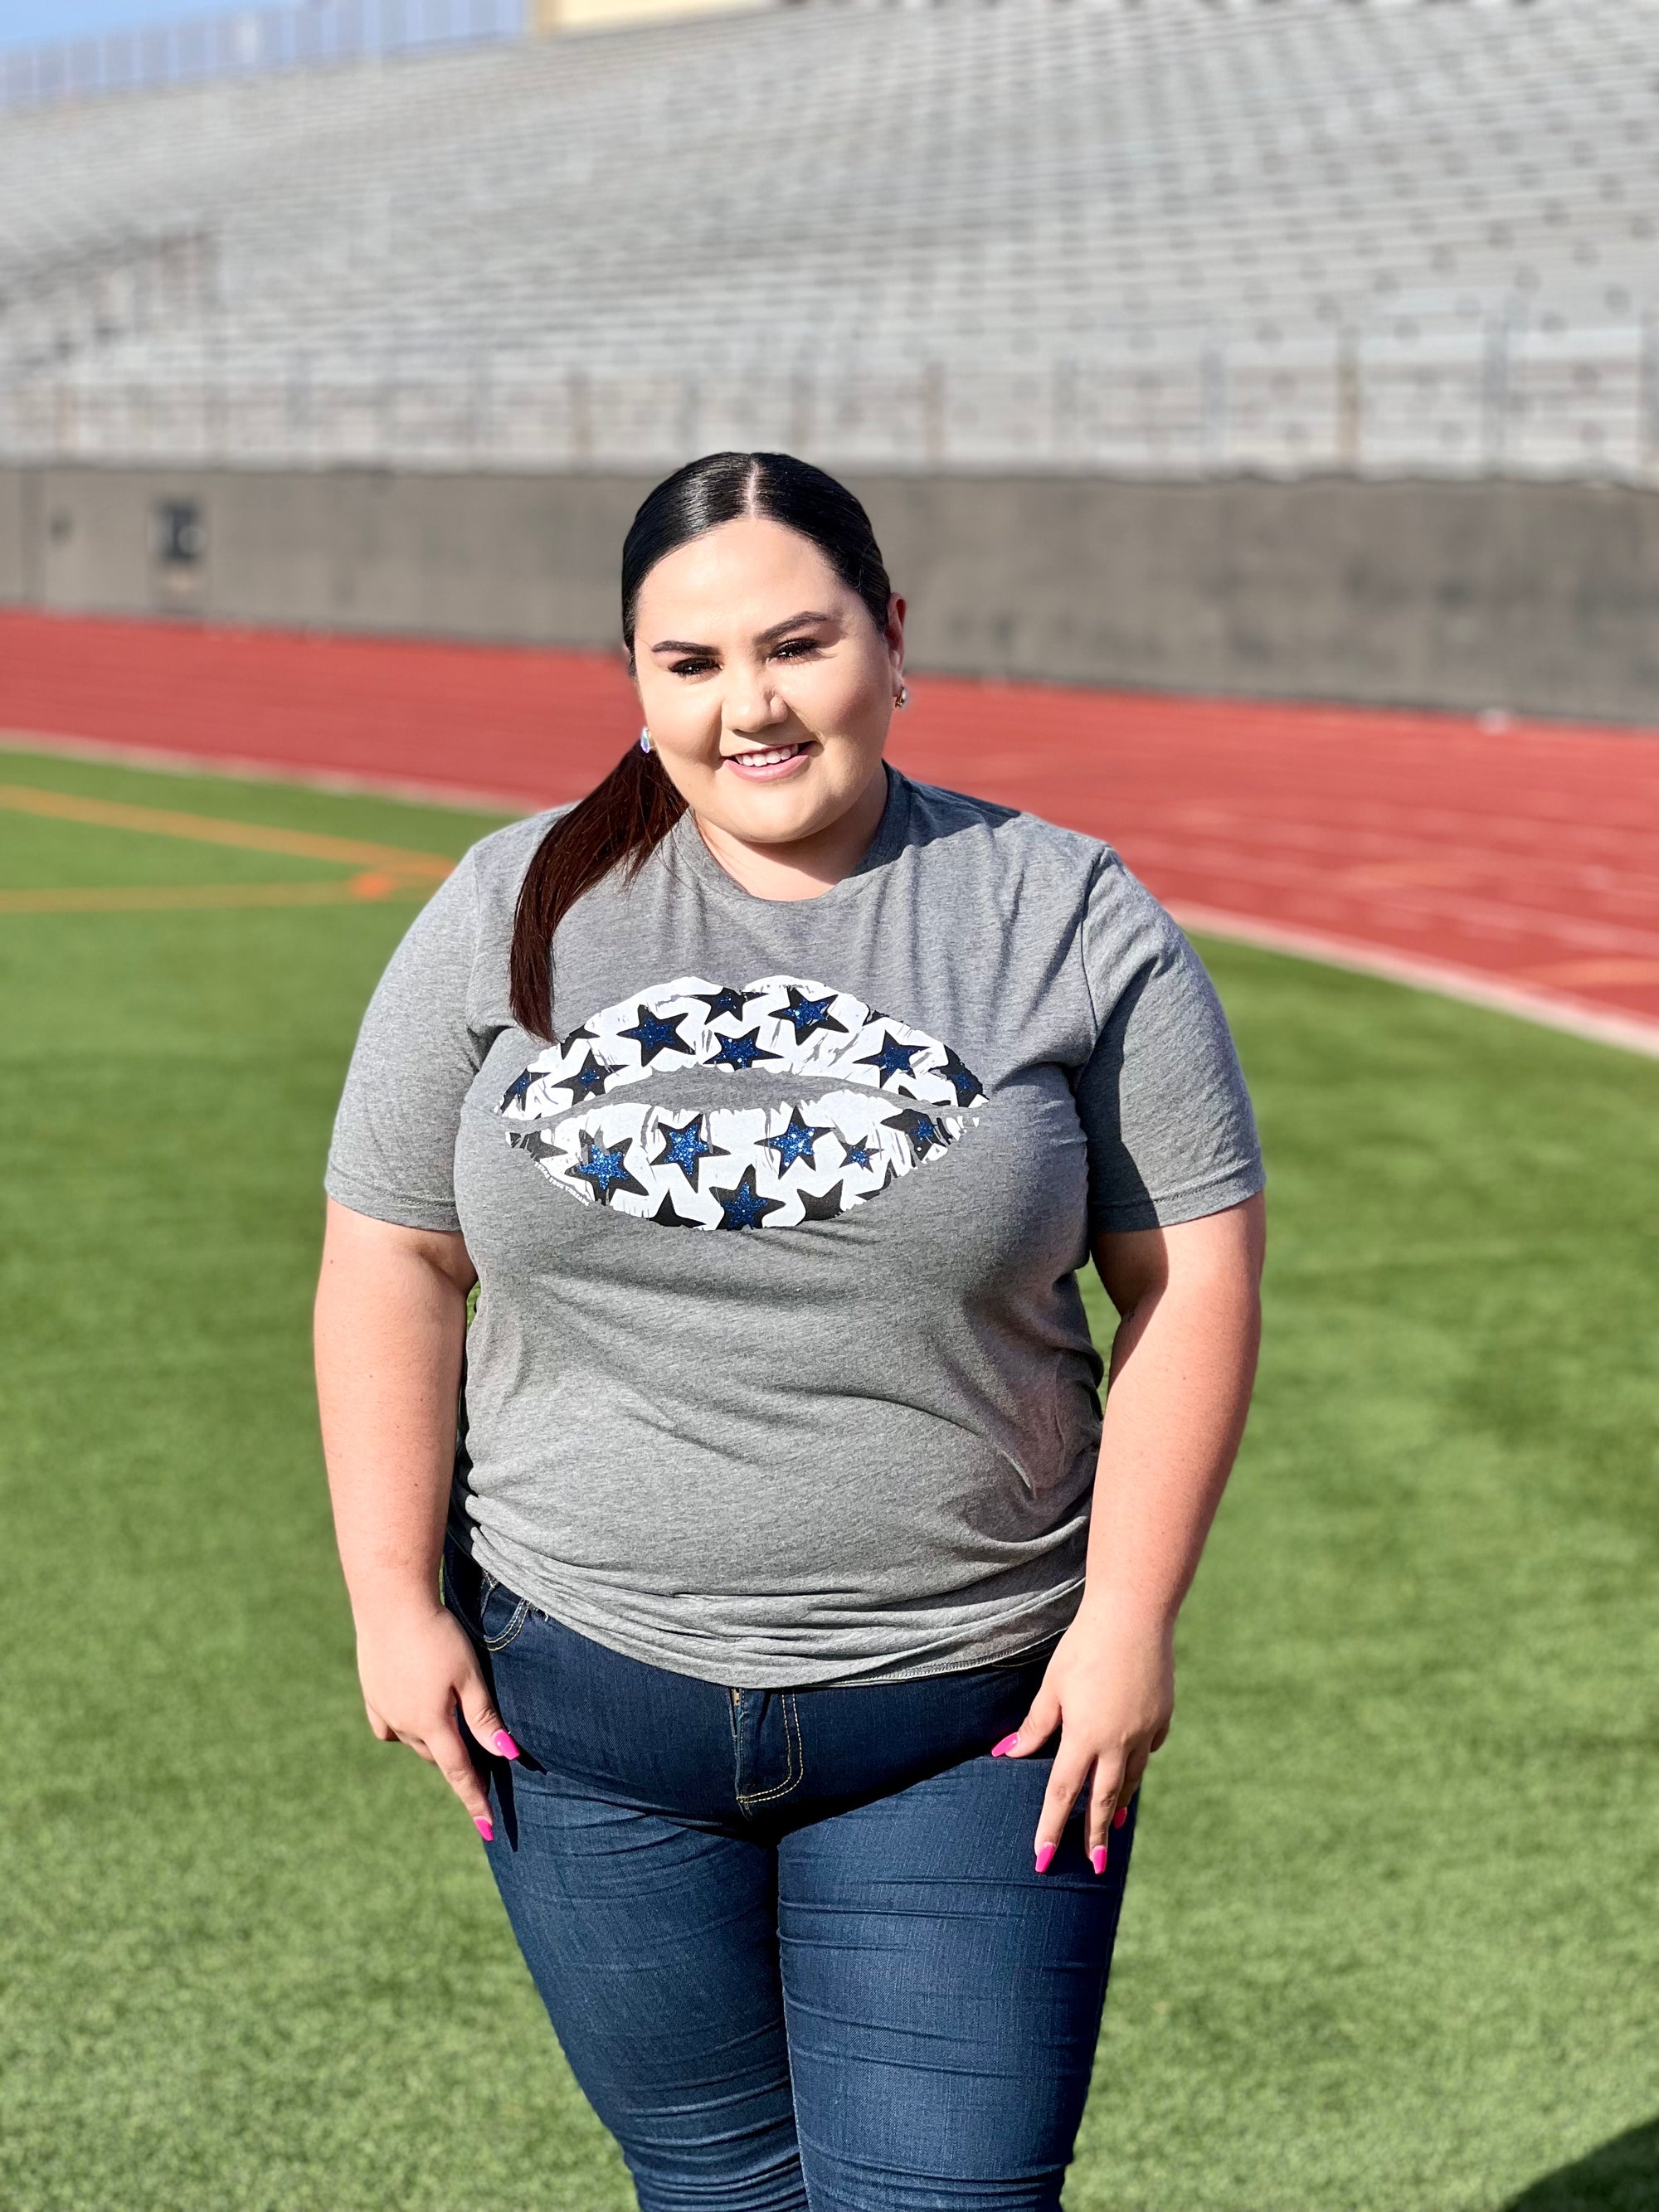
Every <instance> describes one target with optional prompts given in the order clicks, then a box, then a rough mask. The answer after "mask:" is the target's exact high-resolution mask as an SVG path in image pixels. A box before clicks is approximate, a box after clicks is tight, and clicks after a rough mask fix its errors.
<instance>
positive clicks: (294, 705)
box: [0, 611, 1659, 1053]
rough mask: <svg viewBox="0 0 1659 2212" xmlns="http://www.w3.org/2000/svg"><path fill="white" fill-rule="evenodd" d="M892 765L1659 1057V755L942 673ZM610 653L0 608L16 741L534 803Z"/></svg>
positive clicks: (612, 686) (1521, 727)
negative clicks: (1023, 810)
mask: <svg viewBox="0 0 1659 2212" xmlns="http://www.w3.org/2000/svg"><path fill="white" fill-rule="evenodd" d="M910 688H911V697H912V701H913V704H912V706H911V708H909V710H908V712H907V713H905V714H902V716H900V717H899V718H898V719H897V720H896V722H895V726H894V743H893V747H892V750H893V756H894V758H895V759H896V761H897V762H898V763H900V765H902V767H904V768H905V769H908V770H909V771H910V772H911V773H912V774H914V775H919V776H921V777H922V778H924V779H926V780H927V781H933V782H937V783H944V784H948V785H951V786H953V787H957V788H958V789H962V790H967V791H973V792H977V793H981V794H982V795H984V796H985V797H987V798H992V799H1003V800H1006V801H1011V802H1013V803H1015V804H1018V805H1022V806H1026V807H1030V809H1032V810H1033V811H1035V812H1036V813H1039V814H1043V815H1046V816H1048V817H1049V819H1051V820H1053V821H1055V822H1062V823H1068V824H1070V825H1072V826H1073V827H1074V828H1077V829H1086V830H1088V831H1091V833H1092V834H1094V835H1095V836H1101V837H1105V838H1109V840H1110V841H1111V842H1112V843H1113V844H1115V845H1116V846H1117V847H1118V848H1120V849H1121V851H1122V853H1123V854H1124V855H1125V857H1126V858H1127V860H1128V861H1129V863H1130V865H1131V866H1133V868H1134V869H1135V870H1136V871H1137V872H1138V873H1139V874H1140V875H1141V876H1142V877H1144V878H1145V879H1146V882H1147V883H1149V884H1151V885H1152V888H1153V890H1156V891H1157V893H1158V896H1160V897H1161V898H1163V899H1164V900H1165V901H1166V902H1168V903H1169V904H1170V906H1171V907H1172V908H1175V910H1176V912H1177V913H1178V914H1179V915H1181V916H1182V920H1183V921H1187V922H1188V925H1189V926H1193V927H1207V928H1211V929H1214V930H1216V931H1218V933H1224V934H1229V935H1232V936H1236V937H1242V938H1245V939H1250V940H1252V941H1255V942H1260V943H1266V944H1271V945H1282V946H1284V947H1285V949H1286V950H1290V951H1301V952H1305V953H1310V954H1312V955H1314V956H1315V957H1322V958H1328V959H1334V960H1336V961H1338V962H1340V963H1343V964H1346V965H1351V966H1355V967H1361V968H1367V969H1373V970H1376V971H1377V972H1381V973H1383V974H1392V975H1400V976H1401V978H1402V979H1404V980H1406V981H1416V982H1419V983H1424V984H1426V985H1428V986H1430V987H1434V988H1438V989H1443V990H1449V991H1451V992H1452V993H1453V994H1455V995H1458V996H1462V997H1468V998H1473V999H1475V1000H1483V1001H1486V1002H1488V1003H1492V1004H1496V1005H1499V1006H1510V1007H1512V1008H1513V1009H1514V1010H1515V1011H1516V1012H1525V1013H1528V1014H1530V1015H1531V1016H1533V1017H1534V1018H1538V1019H1541V1020H1544V1021H1547V1022H1550V1023H1552V1024H1557V1025H1559V1026H1562V1027H1565V1028H1570V1029H1575V1030H1582V1031H1584V1032H1586V1033H1588V1034H1590V1035H1600V1036H1606V1037H1607V1038H1608V1039H1609V1041H1612V1042H1623V1043H1626V1044H1631V1045H1634V1046H1636V1047H1637V1048H1638V1049H1643V1050H1646V1051H1649V1052H1654V1053H1659V741H1656V734H1650V733H1644V732H1613V731H1609V730H1607V729H1604V728H1574V727H1569V726H1563V725H1560V724H1556V723H1529V722H1516V723H1515V724H1513V725H1510V726H1504V727H1503V728H1496V729H1495V728H1492V727H1487V726H1482V725H1481V724H1480V723H1478V722H1476V721H1474V720H1470V719H1469V718H1468V717H1467V716H1458V715H1451V714H1417V713H1401V712H1392V711H1379V710H1375V709H1365V708H1344V707H1320V706H1307V705H1277V704H1262V703H1259V702H1241V701H1227V700H1217V699H1171V698H1162V697H1154V696H1146V695H1145V694H1139V693H1134V694H1130V693H1123V692H1112V691H1094V690H1064V689H1060V688H1059V687H1050V686H1045V685H1038V684H1001V683H975V682H969V681H965V680H963V679H960V678H946V677H926V676H924V677H921V678H916V679H915V680H913V682H912V684H911V687H910ZM637 720H638V716H637V713H636V711H635V702H634V697H633V694H632V692H631V690H629V685H628V683H627V681H626V678H625V677H624V676H623V671H622V668H621V664H620V662H619V660H617V659H615V658H613V657H612V656H611V655H609V654H605V653H565V652H559V653H555V652H544V651H532V650H527V649H520V648H512V647H475V646H465V645H448V644H436V643H428V642H419V643H416V642H404V641H394V640H386V639H362V638H343V637H334V636H316V635H294V634H288V633H283V632H274V631H270V630H233V629H199V628H195V627H186V626H182V625H173V624H161V623H136V622H135V623H126V622H106V621H88V620H83V619H81V618H78V617H76V618H70V617H55V616H49V615H38V614H33V613H20V612H15V611H14V612H4V613H0V732H5V733H7V736H8V738H9V741H10V742H12V743H14V744H15V743H17V742H18V741H19V740H20V739H24V740H27V739H29V738H34V739H38V740H44V741H46V742H47V743H49V744H69V745H75V744H83V745H84V744H93V745H97V746H107V747H114V748H118V749H119V750H125V751H132V752H137V753H148V754H150V755H161V756H172V757H176V758H185V759H192V760H193V759H202V760H204V761H211V762H213V763H216V764H218V765H221V766H237V767H241V768H251V769H258V770H261V771H264V772H271V771H275V772H276V773H278V774H283V775H296V776H301V777H304V778H306V779H308V780H323V781H345V782H354V781H355V782H358V783H362V784H365V785H368V786H375V787H389V788H394V789H395V788H399V787H401V788H405V789H410V790H415V791H418V792H420V793H422V794H425V795H437V794H441V793H449V794H454V795H465V796H472V797H483V798H488V799H496V800H501V801H504V802H506V803H507V804H508V805H513V804H517V805H524V806H526V807H528V806H531V805H546V804H548V803H549V802H550V801H555V800H558V799H569V798H574V797H575V796H576V795H577V794H579V793H581V792H583V791H585V790H586V789H587V788H588V787H590V786H591V785H592V783H593V782H594V781H596V779H597V778H598V777H599V775H601V774H602V773H603V772H604V770H605V768H606V767H608V766H609V764H610V763H611V761H613V760H614V759H615V758H616V757H617V753H618V752H619V751H620V750H621V749H622V747H623V745H625V744H628V743H629V741H630V739H631V738H632V737H633V736H634V734H635V728H636V726H637Z"/></svg>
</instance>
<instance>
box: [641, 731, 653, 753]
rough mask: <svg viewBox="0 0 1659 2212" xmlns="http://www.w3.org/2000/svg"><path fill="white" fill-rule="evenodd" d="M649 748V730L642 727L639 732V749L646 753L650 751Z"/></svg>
mask: <svg viewBox="0 0 1659 2212" xmlns="http://www.w3.org/2000/svg"><path fill="white" fill-rule="evenodd" d="M640 750H641V752H642V753H648V752H649V751H650V750H651V732H650V731H649V730H644V729H642V730H641V732H640Z"/></svg>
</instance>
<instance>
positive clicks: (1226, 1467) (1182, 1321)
mask: <svg viewBox="0 0 1659 2212" xmlns="http://www.w3.org/2000/svg"><path fill="white" fill-rule="evenodd" d="M1266 1235H1267V1231H1266V1210H1265V1207H1264V1205H1263V1201H1262V1200H1261V1196H1260V1195H1259V1194H1258V1195H1257V1196H1256V1197H1255V1198H1251V1199H1247V1200H1245V1201H1244V1202H1243V1205H1240V1206H1229V1207H1228V1208H1227V1210H1226V1211H1225V1212H1222V1213H1212V1214H1207V1215H1206V1216H1205V1217H1204V1218H1201V1219H1200V1220H1197V1221H1185V1222H1182V1223H1180V1224H1179V1225H1176V1226H1175V1227H1172V1228H1169V1229H1140V1230H1133V1231H1127V1232H1124V1233H1121V1234H1113V1235H1103V1236H1102V1237H1098V1238H1097V1240H1096V1244H1095V1264H1096V1266H1097V1267H1098V1268H1099V1270H1100V1275H1101V1279H1102V1281H1103V1283H1104V1284H1105V1285H1106V1289H1107V1291H1108V1293H1109V1296H1110V1297H1111V1300H1112V1303H1113V1304H1114V1305H1115V1307H1116V1308H1117V1310H1118V1313H1119V1315H1120V1316H1121V1320H1120V1322H1119V1325H1118V1330H1117V1334H1116V1336H1115V1338H1114V1340H1113V1344H1112V1358H1111V1369H1110V1383H1109V1391H1108V1395H1107V1400H1106V1417H1105V1423H1104V1427H1103V1432H1102V1436H1101V1445H1100V1462H1099V1468H1098V1472H1097V1475H1096V1478H1095V1490H1094V1503H1093V1507H1092V1510H1091V1523H1090V1530H1089V1553H1088V1559H1087V1562H1086V1570H1085V1586H1084V1594H1083V1599H1082V1602H1081V1604H1080V1605H1079V1608H1078V1612H1077V1615H1076V1618H1075V1619H1074V1620H1073V1623H1072V1626H1070V1627H1069V1628H1068V1629H1067V1630H1066V1633H1065V1635H1064V1636H1063V1637H1062V1638H1060V1643H1059V1644H1058V1645H1057V1646H1056V1648H1055V1650H1054V1657H1053V1658H1052V1659H1051V1660H1050V1661H1049V1662H1048V1668H1047V1670H1046V1672H1045V1674H1044V1675H1043V1679H1042V1687H1041V1688H1040V1689H1039V1691H1038V1692H1037V1694H1036V1699H1035V1700H1034V1701H1033V1703H1032V1705H1031V1709H1030V1711H1029V1712H1028V1713H1027V1715H1026V1716H1025V1718H1024V1721H1023V1722H1022V1723H1020V1726H1019V1729H1018V1735H1017V1737H1016V1739H1015V1740H1014V1741H1012V1743H1011V1744H1010V1746H1009V1750H1008V1753H1007V1755H1009V1756H1012V1757H1014V1758H1019V1757H1023V1756H1028V1755H1029V1754H1030V1753H1033V1752H1036V1751H1039V1750H1041V1749H1042V1746H1043V1744H1044V1743H1045V1742H1046V1741H1048V1738H1049V1736H1051V1735H1053V1733H1054V1728H1055V1725H1056V1723H1058V1724H1059V1726H1060V1745H1059V1748H1058V1749H1057V1751H1056V1752H1055V1753H1054V1772H1053V1775H1052V1777H1051V1778H1050V1780H1049V1784H1048V1794H1047V1796H1045V1797H1044V1799H1043V1803H1042V1817H1041V1819H1040V1820H1039V1821H1038V1823H1037V1832H1036V1849H1037V1863H1038V1869H1039V1871H1041V1870H1042V1867H1043V1866H1045V1865H1046V1864H1047V1857H1045V1850H1046V1851H1047V1853H1048V1857H1052V1855H1053V1854H1052V1847H1053V1846H1054V1845H1057V1844H1058V1843H1059V1841H1060V1830H1061V1828H1062V1827H1063V1826H1064V1825H1065V1822H1066V1815H1067V1814H1068V1813H1069V1812H1070V1811H1071V1808H1072V1806H1073V1802H1075V1800H1076V1798H1077V1796H1078V1793H1079V1790H1081V1789H1082V1788H1083V1786H1084V1784H1085V1782H1086V1781H1087V1780H1088V1778H1089V1773H1090V1770H1091V1768H1092V1769H1093V1771H1094V1784H1093V1787H1092V1789H1091V1793H1090V1802H1089V1818H1088V1843H1089V1848H1090V1850H1091V1853H1092V1855H1093V1857H1094V1861H1095V1866H1096V1871H1097V1872H1099V1871H1100V1870H1101V1869H1102V1868H1103V1865H1104V1863H1105V1847H1106V1840H1107V1836H1108V1833H1109V1829H1110V1827H1111V1826H1112V1824H1113V1816H1114V1814H1115V1813H1116V1812H1117V1810H1118V1808H1120V1807H1124V1806H1127V1804H1128V1802H1129V1800H1130V1798H1131V1797H1133V1795H1134V1793H1135V1791H1136V1790H1137V1789H1138V1788H1139V1785H1140V1778H1141V1775H1142V1774H1143V1773H1144V1772H1145V1771H1146V1762H1147V1760H1148V1759H1150V1758H1151V1756H1152V1753H1153V1752H1155V1751H1156V1750H1157V1749H1158V1746H1159V1745H1160V1744H1161V1743H1162V1742H1163V1741H1164V1737H1165V1736H1166V1735H1168V1734H1169V1731H1170V1716H1171V1714H1172V1713H1173V1711H1174V1707H1175V1661H1174V1638H1175V1623H1176V1613H1178V1612H1179V1611H1180V1608H1181V1602H1182V1599H1183V1598H1184V1597H1185V1595H1186V1594H1187V1589H1188V1585H1189V1583H1191V1581H1192V1579H1193V1576H1194V1573H1195V1572H1196V1571H1197V1568H1198V1562H1199V1556H1200V1553H1201V1552H1202V1551H1203V1548H1204V1540H1205V1538H1206V1535H1207V1534H1208V1533H1209V1528H1210V1523H1211V1522H1212V1520H1213V1518H1214V1517H1215V1511H1216V1508H1217V1506H1218V1504H1220V1502H1221V1493H1222V1491H1223V1489H1224V1488H1225V1485H1226V1480H1227V1477H1228V1474H1230V1472H1231V1468H1232V1463H1233V1457H1234V1455H1235V1454H1236V1452H1237V1449H1238V1445H1239V1440H1240V1438H1241V1437H1243V1433H1244V1416H1245V1413H1246V1411H1247V1410H1248V1408H1249V1402H1250V1389H1251V1385H1252V1383H1254V1381H1255V1361H1256V1350H1257V1346H1258V1344H1259V1342H1260V1339H1261V1263H1262V1257H1263V1253H1264V1249H1265V1245H1266ZM1000 1748H1001V1747H999V1749H1000Z"/></svg>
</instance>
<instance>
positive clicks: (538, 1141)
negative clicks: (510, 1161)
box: [507, 1129, 553, 1152]
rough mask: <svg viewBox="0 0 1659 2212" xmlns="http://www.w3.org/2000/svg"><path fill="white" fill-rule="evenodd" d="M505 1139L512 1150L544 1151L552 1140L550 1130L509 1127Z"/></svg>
mask: <svg viewBox="0 0 1659 2212" xmlns="http://www.w3.org/2000/svg"><path fill="white" fill-rule="evenodd" d="M552 1141H553V1139H552V1132H551V1131H550V1130H548V1129H509V1130H508V1131H507V1143H508V1144H509V1145H511V1146H512V1147H513V1150H514V1152H546V1151H547V1150H548V1149H549V1147H550V1146H551V1144H552Z"/></svg>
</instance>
